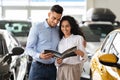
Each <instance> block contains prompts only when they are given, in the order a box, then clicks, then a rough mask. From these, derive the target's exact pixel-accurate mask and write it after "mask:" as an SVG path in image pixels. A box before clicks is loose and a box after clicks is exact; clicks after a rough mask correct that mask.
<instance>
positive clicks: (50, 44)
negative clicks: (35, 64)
mask: <svg viewBox="0 0 120 80" xmlns="http://www.w3.org/2000/svg"><path fill="white" fill-rule="evenodd" d="M59 40H60V39H59V34H58V27H57V26H56V27H54V28H51V27H50V26H49V25H48V23H47V21H46V20H45V21H44V22H37V23H36V24H34V25H33V26H32V27H31V29H30V32H29V35H28V39H27V45H26V49H25V53H27V54H29V55H30V56H32V57H33V59H34V60H36V61H39V62H42V63H46V64H49V63H53V62H54V60H55V59H54V58H51V59H47V60H45V59H41V58H40V57H39V56H40V53H42V52H43V51H44V50H45V49H50V50H55V51H56V50H57V46H58V42H59Z"/></svg>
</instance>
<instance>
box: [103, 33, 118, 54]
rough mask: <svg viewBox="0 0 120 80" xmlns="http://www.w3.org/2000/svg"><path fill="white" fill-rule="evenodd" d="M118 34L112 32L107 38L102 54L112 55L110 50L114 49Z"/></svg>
mask: <svg viewBox="0 0 120 80" xmlns="http://www.w3.org/2000/svg"><path fill="white" fill-rule="evenodd" d="M115 35H116V33H114V32H112V33H110V34H109V35H108V36H106V38H105V40H104V42H103V45H102V48H101V52H104V53H112V52H110V48H112V43H113V39H114V37H115Z"/></svg>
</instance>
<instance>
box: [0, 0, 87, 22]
mask: <svg viewBox="0 0 120 80" xmlns="http://www.w3.org/2000/svg"><path fill="white" fill-rule="evenodd" d="M53 4H60V5H61V6H63V7H64V15H66V14H67V15H72V16H74V17H75V18H76V19H77V20H78V21H80V20H81V19H82V16H83V15H85V13H86V0H0V18H1V19H23V20H43V19H44V18H46V17H47V13H48V11H49V8H50V7H51V6H52V5H53Z"/></svg>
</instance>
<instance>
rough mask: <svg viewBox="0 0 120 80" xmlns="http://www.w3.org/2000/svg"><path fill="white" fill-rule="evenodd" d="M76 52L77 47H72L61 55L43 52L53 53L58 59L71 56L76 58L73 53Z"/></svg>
mask: <svg viewBox="0 0 120 80" xmlns="http://www.w3.org/2000/svg"><path fill="white" fill-rule="evenodd" d="M75 50H77V47H76V46H75V47H72V48H69V49H67V50H66V51H64V52H63V53H59V52H57V51H54V50H44V52H45V53H49V52H50V53H53V54H54V56H55V57H59V58H62V59H64V58H67V57H72V56H77V54H75V53H74V51H75Z"/></svg>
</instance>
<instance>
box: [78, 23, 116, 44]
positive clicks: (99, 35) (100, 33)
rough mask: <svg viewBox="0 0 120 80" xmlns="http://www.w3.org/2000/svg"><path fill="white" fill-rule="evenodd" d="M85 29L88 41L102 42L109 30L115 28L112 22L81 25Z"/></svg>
mask: <svg viewBox="0 0 120 80" xmlns="http://www.w3.org/2000/svg"><path fill="white" fill-rule="evenodd" d="M80 28H81V30H82V31H83V33H84V35H85V37H86V40H87V42H100V41H101V40H102V39H104V38H105V37H106V36H107V34H108V33H109V32H111V31H112V30H114V27H113V26H112V25H110V24H89V25H88V26H83V27H80Z"/></svg>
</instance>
